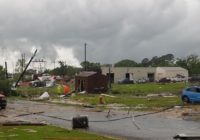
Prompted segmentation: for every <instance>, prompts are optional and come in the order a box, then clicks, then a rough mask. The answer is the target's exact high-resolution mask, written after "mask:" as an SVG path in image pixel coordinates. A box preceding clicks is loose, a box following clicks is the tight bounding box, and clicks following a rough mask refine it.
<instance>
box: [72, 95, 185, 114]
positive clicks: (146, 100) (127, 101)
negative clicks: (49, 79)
mask: <svg viewBox="0 0 200 140" xmlns="http://www.w3.org/2000/svg"><path fill="white" fill-rule="evenodd" d="M71 99H73V100H77V101H80V102H83V103H89V104H91V105H98V104H99V95H95V94H85V95H76V96H73V97H71ZM104 101H105V103H106V105H108V104H113V103H117V104H123V105H125V106H129V107H137V106H141V107H142V108H141V109H142V110H144V109H145V110H152V109H157V108H166V107H171V106H175V105H180V104H181V103H182V102H181V99H180V97H179V96H176V97H135V96H130V95H116V97H115V98H112V97H104Z"/></svg>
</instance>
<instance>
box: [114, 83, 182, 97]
mask: <svg viewBox="0 0 200 140" xmlns="http://www.w3.org/2000/svg"><path fill="white" fill-rule="evenodd" d="M184 87H185V83H167V84H158V83H146V84H113V85H112V93H113V94H131V95H147V94H154V93H163V92H165V93H166V92H170V93H173V94H179V93H180V92H181V91H182V89H183V88H184Z"/></svg>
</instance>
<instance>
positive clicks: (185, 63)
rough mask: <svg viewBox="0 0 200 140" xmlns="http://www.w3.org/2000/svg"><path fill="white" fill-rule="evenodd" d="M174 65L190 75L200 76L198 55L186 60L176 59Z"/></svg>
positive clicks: (190, 56) (188, 57)
mask: <svg viewBox="0 0 200 140" xmlns="http://www.w3.org/2000/svg"><path fill="white" fill-rule="evenodd" d="M176 65H177V66H180V67H183V68H185V69H187V70H188V72H189V74H190V75H195V74H200V59H199V56H198V55H194V54H192V55H189V56H187V57H186V58H178V59H177V61H176Z"/></svg>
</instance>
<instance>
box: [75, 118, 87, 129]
mask: <svg viewBox="0 0 200 140" xmlns="http://www.w3.org/2000/svg"><path fill="white" fill-rule="evenodd" d="M72 127H73V129H75V128H88V127H89V126H88V117H87V116H77V117H73V118H72Z"/></svg>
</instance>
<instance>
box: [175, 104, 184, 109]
mask: <svg viewBox="0 0 200 140" xmlns="http://www.w3.org/2000/svg"><path fill="white" fill-rule="evenodd" d="M174 108H175V109H181V108H183V106H178V105H177V106H174Z"/></svg>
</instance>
